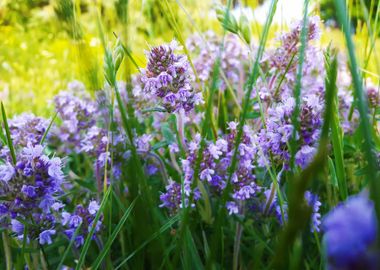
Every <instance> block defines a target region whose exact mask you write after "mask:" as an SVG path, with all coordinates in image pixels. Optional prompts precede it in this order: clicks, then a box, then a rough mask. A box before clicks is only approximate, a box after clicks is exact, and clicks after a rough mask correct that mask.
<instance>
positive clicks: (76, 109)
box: [52, 82, 97, 154]
mask: <svg viewBox="0 0 380 270" xmlns="http://www.w3.org/2000/svg"><path fill="white" fill-rule="evenodd" d="M54 105H55V109H56V111H57V112H58V116H59V117H60V119H61V120H62V123H61V125H60V126H59V127H55V128H54V129H53V130H52V132H53V136H52V140H53V142H54V140H55V141H58V142H60V144H58V143H57V144H55V145H60V147H59V149H58V150H59V152H63V153H66V154H69V153H72V152H73V151H74V152H80V151H81V147H82V146H81V143H82V139H83V135H84V134H85V133H86V131H87V130H88V129H89V128H91V127H92V126H94V125H95V124H96V119H97V117H96V113H97V106H96V103H95V102H94V101H93V100H92V99H91V98H90V96H89V95H88V94H87V93H86V92H85V88H84V85H83V84H81V83H79V82H72V83H70V84H69V85H68V90H67V91H61V92H60V93H59V94H58V95H57V96H55V97H54ZM53 144H54V143H53Z"/></svg>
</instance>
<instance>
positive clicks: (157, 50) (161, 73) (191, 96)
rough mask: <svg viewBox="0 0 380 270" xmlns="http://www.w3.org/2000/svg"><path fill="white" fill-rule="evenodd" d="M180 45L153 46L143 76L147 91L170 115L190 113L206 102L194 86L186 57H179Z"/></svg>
mask: <svg viewBox="0 0 380 270" xmlns="http://www.w3.org/2000/svg"><path fill="white" fill-rule="evenodd" d="M179 48H180V47H179V46H178V44H177V42H176V41H175V40H173V41H172V42H171V43H170V44H164V45H161V46H158V47H153V48H152V49H151V50H150V51H149V52H147V57H148V64H147V67H146V69H145V70H144V71H143V75H142V76H141V82H142V84H143V91H144V93H145V94H146V95H148V96H153V97H158V98H159V99H160V102H161V104H162V106H163V107H164V108H165V109H166V110H167V111H168V112H177V111H179V110H180V109H183V110H184V111H185V112H190V111H191V110H192V109H193V108H194V105H197V104H199V103H201V102H203V100H202V95H201V93H196V92H195V91H194V89H193V87H192V85H191V84H192V82H193V76H192V75H191V72H190V64H189V61H188V60H187V57H186V55H183V54H175V53H174V51H176V50H177V49H179Z"/></svg>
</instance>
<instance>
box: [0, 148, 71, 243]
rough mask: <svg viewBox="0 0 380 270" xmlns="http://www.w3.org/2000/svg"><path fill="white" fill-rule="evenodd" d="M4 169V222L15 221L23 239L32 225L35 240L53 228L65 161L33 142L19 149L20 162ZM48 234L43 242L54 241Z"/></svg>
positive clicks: (30, 233) (31, 236)
mask: <svg viewBox="0 0 380 270" xmlns="http://www.w3.org/2000/svg"><path fill="white" fill-rule="evenodd" d="M4 166H6V167H4ZM0 172H1V173H2V174H3V176H6V177H4V178H2V184H1V185H0V195H1V196H2V197H3V198H5V199H4V200H3V202H2V204H1V205H2V207H1V208H2V209H3V211H2V212H3V213H2V214H1V219H2V225H5V226H6V227H7V226H9V225H10V224H11V225H12V230H13V231H14V232H15V233H16V237H17V238H19V239H22V237H23V235H24V231H23V226H24V224H28V239H31V240H33V239H37V238H38V237H39V235H40V233H42V232H43V231H45V230H48V229H49V230H50V229H51V230H53V229H54V224H55V223H56V220H55V218H54V216H53V215H52V213H51V211H52V210H53V211H55V210H54V208H53V205H54V204H55V203H57V202H58V201H57V200H56V195H58V194H59V193H60V192H62V187H61V186H62V183H63V181H64V175H63V172H62V169H61V160H60V159H59V158H58V157H55V158H49V157H48V156H46V155H44V153H43V147H42V146H41V145H35V146H33V145H32V143H30V144H29V145H28V146H27V147H24V148H23V149H21V152H17V154H16V165H12V164H10V163H7V164H6V165H3V166H2V167H1V168H0ZM5 172H7V173H5ZM20 221H22V223H21V222H20ZM46 234H47V232H46V233H44V234H42V237H44V236H46V238H43V240H40V241H43V243H50V242H51V241H50V240H49V239H50V238H48V237H47V235H46Z"/></svg>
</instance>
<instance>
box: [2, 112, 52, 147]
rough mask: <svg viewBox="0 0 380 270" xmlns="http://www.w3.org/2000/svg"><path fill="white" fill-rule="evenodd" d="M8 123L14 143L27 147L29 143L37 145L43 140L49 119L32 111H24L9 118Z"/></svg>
mask: <svg viewBox="0 0 380 270" xmlns="http://www.w3.org/2000/svg"><path fill="white" fill-rule="evenodd" d="M8 124H9V130H10V133H11V138H12V142H13V145H15V146H17V147H26V146H27V145H29V144H31V145H37V144H39V143H40V142H41V139H42V136H43V135H44V134H45V131H46V129H47V127H48V126H49V121H48V120H47V119H44V118H42V117H37V116H35V115H34V114H31V113H23V114H21V115H18V116H15V117H13V118H12V119H9V121H8Z"/></svg>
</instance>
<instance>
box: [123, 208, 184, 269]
mask: <svg viewBox="0 0 380 270" xmlns="http://www.w3.org/2000/svg"><path fill="white" fill-rule="evenodd" d="M178 220H179V216H178V215H176V216H174V217H172V218H171V219H169V220H168V222H166V223H165V224H164V225H163V226H162V227H161V228H160V229H159V230H158V231H157V232H155V233H154V234H152V235H151V236H150V237H149V238H148V239H147V240H146V241H145V242H144V243H142V244H141V245H140V246H139V247H138V248H137V249H135V250H134V251H133V252H131V254H129V256H128V257H127V258H125V259H124V260H123V261H122V262H121V263H119V264H118V266H116V267H115V270H118V269H120V268H121V267H122V266H123V265H124V264H126V263H127V262H128V261H129V260H130V259H132V258H133V256H135V255H136V254H137V253H138V252H139V251H140V250H142V249H143V248H144V247H145V246H146V245H148V244H149V243H150V242H151V241H153V240H154V239H156V238H157V237H158V236H159V235H160V234H162V233H163V232H165V231H166V230H167V229H169V228H170V227H171V226H172V225H173V224H174V223H176V222H177V221H178Z"/></svg>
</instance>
